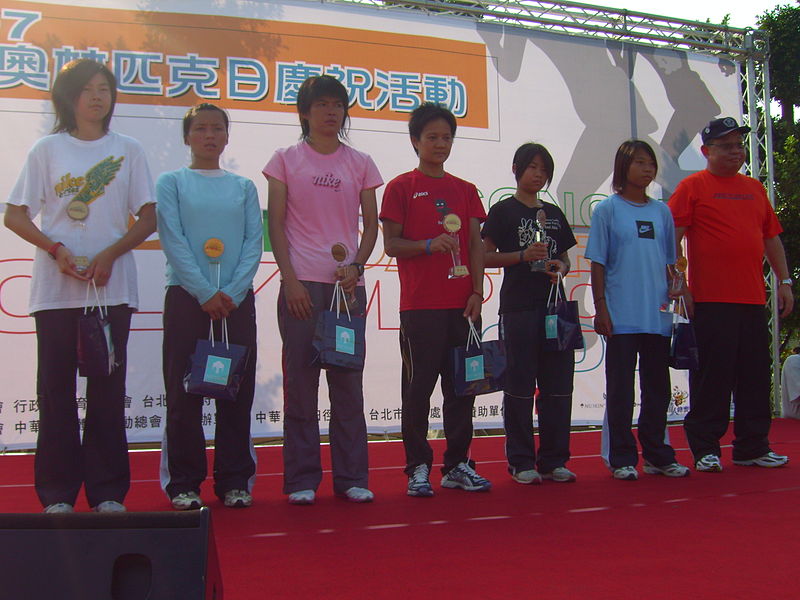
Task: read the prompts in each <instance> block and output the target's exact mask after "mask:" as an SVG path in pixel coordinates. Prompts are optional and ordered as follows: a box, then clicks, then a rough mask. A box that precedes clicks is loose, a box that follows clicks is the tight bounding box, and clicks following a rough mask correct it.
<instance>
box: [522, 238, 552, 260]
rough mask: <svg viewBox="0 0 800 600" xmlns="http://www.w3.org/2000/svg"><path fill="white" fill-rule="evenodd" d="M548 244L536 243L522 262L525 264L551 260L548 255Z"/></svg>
mask: <svg viewBox="0 0 800 600" xmlns="http://www.w3.org/2000/svg"><path fill="white" fill-rule="evenodd" d="M547 254H548V253H547V244H545V243H544V242H534V243H533V244H531V245H530V246H528V247H527V248H525V251H524V252H523V254H522V260H523V261H525V262H533V261H535V260H547V259H548V258H550V257H549V256H548V255H547Z"/></svg>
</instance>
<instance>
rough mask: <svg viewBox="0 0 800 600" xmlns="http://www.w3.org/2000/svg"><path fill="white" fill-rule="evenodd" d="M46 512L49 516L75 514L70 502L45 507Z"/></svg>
mask: <svg viewBox="0 0 800 600" xmlns="http://www.w3.org/2000/svg"><path fill="white" fill-rule="evenodd" d="M44 512H45V513H47V514H49V515H58V514H66V513H71V512H75V509H74V508H73V507H72V504H70V503H68V502H56V503H55V504H50V505H48V506H46V507H45V509H44Z"/></svg>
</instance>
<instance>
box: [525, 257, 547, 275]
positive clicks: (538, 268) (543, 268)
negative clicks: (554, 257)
mask: <svg viewBox="0 0 800 600" xmlns="http://www.w3.org/2000/svg"><path fill="white" fill-rule="evenodd" d="M528 264H530V266H531V271H533V272H534V273H546V272H547V262H545V261H543V260H534V261H532V262H530V263H528Z"/></svg>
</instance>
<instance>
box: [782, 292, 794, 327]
mask: <svg viewBox="0 0 800 600" xmlns="http://www.w3.org/2000/svg"><path fill="white" fill-rule="evenodd" d="M793 308H794V295H792V286H790V285H779V286H778V314H779V315H780V317H781V319H783V318H785V317H788V316H789V315H790V314H791V312H792V309H793Z"/></svg>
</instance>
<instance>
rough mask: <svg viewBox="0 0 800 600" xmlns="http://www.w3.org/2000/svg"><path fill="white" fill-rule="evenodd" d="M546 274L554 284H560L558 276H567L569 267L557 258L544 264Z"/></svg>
mask: <svg viewBox="0 0 800 600" xmlns="http://www.w3.org/2000/svg"><path fill="white" fill-rule="evenodd" d="M544 265H545V269H546V271H545V272H546V273H547V275H548V276H549V277H550V279H551V280H552V282H553V283H558V276H559V274H560V275H561V276H562V277H564V276H565V275H566V274H567V265H566V264H564V261H562V260H558V259H557V258H551V259H550V260H548V261H545V263H544Z"/></svg>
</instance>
